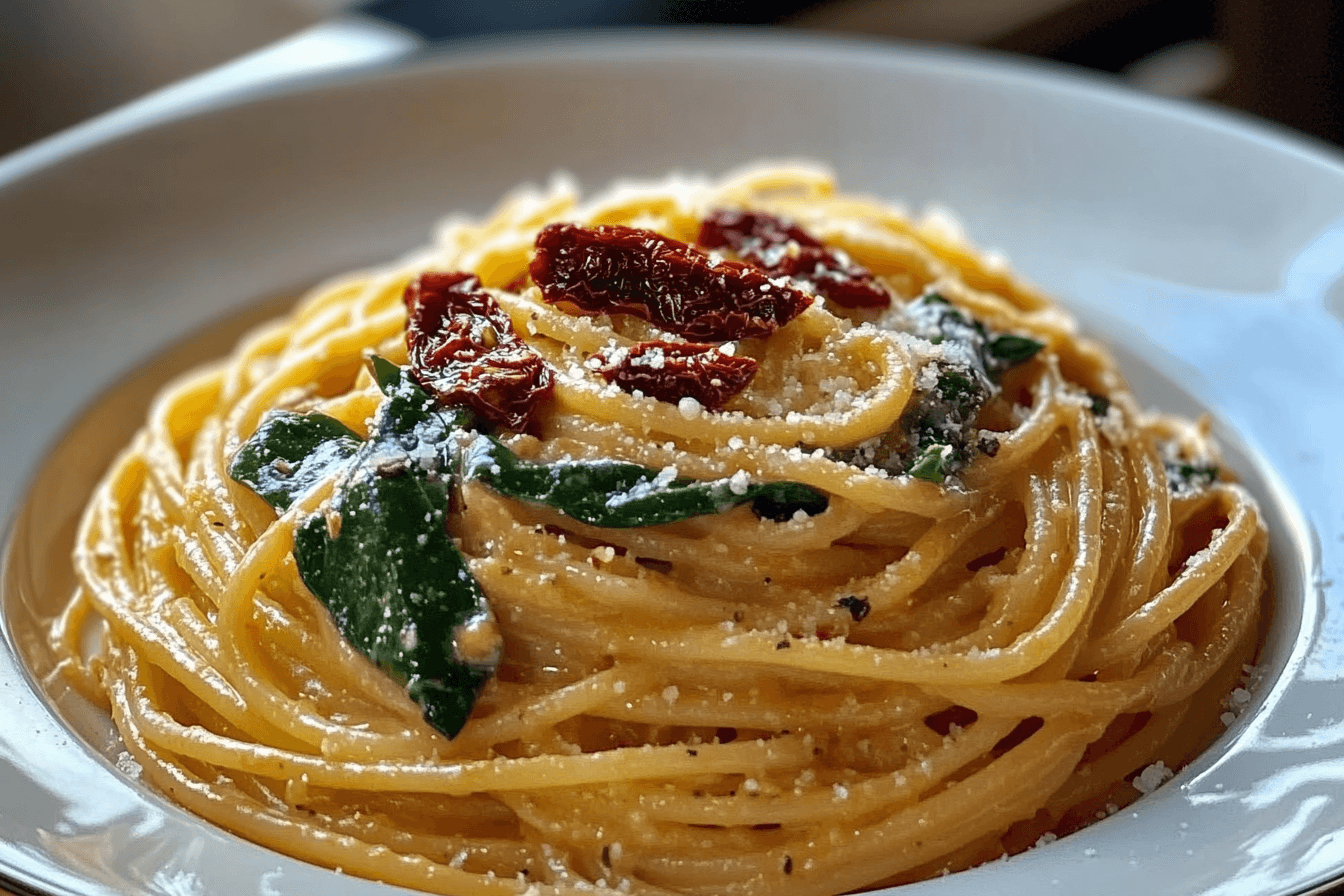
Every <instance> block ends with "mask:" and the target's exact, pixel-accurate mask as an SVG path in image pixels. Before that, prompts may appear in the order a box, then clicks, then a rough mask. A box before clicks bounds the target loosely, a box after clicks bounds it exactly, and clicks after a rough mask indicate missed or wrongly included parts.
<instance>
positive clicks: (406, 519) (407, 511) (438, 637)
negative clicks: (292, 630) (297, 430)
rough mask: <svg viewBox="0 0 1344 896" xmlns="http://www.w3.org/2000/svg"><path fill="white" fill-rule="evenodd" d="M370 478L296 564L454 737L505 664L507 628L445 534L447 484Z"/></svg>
mask: <svg viewBox="0 0 1344 896" xmlns="http://www.w3.org/2000/svg"><path fill="white" fill-rule="evenodd" d="M364 470H365V472H364V473H363V475H361V476H360V477H359V478H358V479H357V480H356V481H354V482H352V483H350V484H349V485H348V486H347V487H346V488H345V489H344V490H343V491H342V492H341V494H340V495H339V498H338V499H337V500H335V501H333V504H332V507H331V509H330V510H329V511H328V512H326V513H325V514H324V513H318V514H315V515H314V516H312V517H311V518H310V519H309V520H308V521H307V522H306V523H305V524H304V525H303V527H302V528H301V529H300V530H299V531H298V533H297V534H296V535H295V539H294V559H295V561H296V562H297V564H298V567H299V573H300V575H301V576H302V577H303V582H304V584H305V585H307V586H308V589H309V590H310V591H312V592H313V594H314V595H315V596H316V597H317V598H318V599H319V600H320V601H322V603H323V604H324V605H325V606H326V607H327V609H328V610H330V611H331V615H332V619H333V620H334V621H335V623H336V627H337V628H338V629H339V630H340V632H341V635H342V636H343V637H344V638H345V639H346V640H347V641H348V642H349V643H350V644H351V645H352V646H353V647H354V648H355V649H356V650H358V651H359V652H360V653H362V654H364V655H365V656H367V657H368V658H369V659H370V660H372V661H373V662H374V663H375V664H377V665H378V667H379V668H381V669H383V670H384V671H385V672H387V673H388V674H389V675H391V676H393V677H394V678H395V679H396V680H397V681H400V682H402V683H403V684H404V685H405V686H406V689H407V692H408V693H409V695H410V696H411V698H412V699H413V700H415V701H416V702H417V703H419V704H420V705H421V707H422V708H423V709H424V715H425V719H426V721H428V722H429V723H430V724H431V725H433V726H434V727H435V728H437V729H438V730H440V731H442V732H443V733H444V734H446V735H448V736H449V737H453V736H455V735H456V734H457V733H458V732H459V731H461V730H462V726H463V725H465V724H466V721H467V717H468V716H469V715H470V714H471V708H472V706H473V705H474V704H475V701H476V697H477V695H478V694H479V693H480V690H481V688H482V687H483V686H484V684H485V682H486V680H487V679H488V678H489V677H490V675H491V674H492V673H493V671H494V668H495V665H496V664H497V663H498V661H499V653H500V649H499V648H500V642H499V638H498V629H497V627H495V625H494V617H493V615H492V613H491V611H490V607H489V604H488V603H487V602H486V599H485V595H484V593H483V592H482V591H481V589H480V586H479V585H478V584H477V582H476V580H475V579H474V578H473V577H472V575H471V573H470V571H469V570H468V568H467V564H466V560H465V558H463V556H462V554H461V552H460V551H458V549H457V548H456V547H455V546H454V545H453V542H452V540H451V539H450V538H449V537H448V533H447V531H446V529H445V528H444V517H445V515H446V513H447V510H448V495H447V491H446V487H445V485H444V483H443V482H442V481H441V480H440V481H434V480H431V479H430V478H429V477H427V476H424V475H418V474H416V473H414V472H412V471H411V470H410V469H409V468H407V469H405V470H403V471H402V472H400V473H398V474H395V475H391V476H384V475H380V474H379V473H377V472H370V471H369V469H368V466H367V465H366V466H365V468H364ZM473 632H474V633H475V634H476V635H477V638H475V639H474V640H473V638H472V637H471V636H472V634H473ZM492 633H493V634H492ZM474 641H484V642H485V644H486V649H485V650H481V649H480V647H473V646H472V645H473V643H474ZM492 643H493V649H491V647H490V645H491V644H492Z"/></svg>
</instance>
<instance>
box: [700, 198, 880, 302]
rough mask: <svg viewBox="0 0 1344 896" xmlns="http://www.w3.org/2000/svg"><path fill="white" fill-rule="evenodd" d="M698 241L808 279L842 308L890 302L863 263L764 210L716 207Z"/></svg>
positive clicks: (773, 271) (767, 268)
mask: <svg viewBox="0 0 1344 896" xmlns="http://www.w3.org/2000/svg"><path fill="white" fill-rule="evenodd" d="M696 242H698V243H699V244H700V245H702V246H705V247H706V248H709V249H721V248H723V247H725V246H727V247H728V248H730V249H732V250H733V251H734V252H736V253H737V254H738V255H739V256H741V257H742V258H743V259H745V260H746V261H748V262H750V263H751V264H754V265H756V266H757V267H759V268H761V269H762V270H765V271H767V272H769V273H771V274H776V275H778V274H783V275H785V276H787V277H796V278H798V279H799V280H806V281H807V282H809V283H811V284H812V285H813V286H815V287H816V290H817V292H819V293H821V294H822V295H824V296H825V297H826V298H828V299H830V300H831V301H832V302H834V303H835V304H837V305H839V306H841V307H842V308H885V307H887V306H888V305H889V304H891V296H890V295H889V294H888V293H887V291H886V290H885V289H884V288H883V287H882V284H880V283H878V282H877V280H876V279H875V278H874V277H873V274H872V272H871V271H869V270H868V269H867V268H865V267H863V266H862V265H858V264H855V263H854V262H852V261H850V260H849V258H848V257H847V256H846V255H845V254H844V253H842V252H840V251H838V250H836V249H831V248H828V247H827V246H826V245H825V244H823V243H822V242H821V241H820V240H818V239H817V238H816V237H814V236H812V235H811V234H810V233H808V232H807V231H806V230H803V228H801V227H799V226H798V225H797V224H793V223H791V222H789V221H785V220H784V219H783V218H777V217H775V216H774V215H770V214H766V213H765V212H742V211H732V210H729V209H719V210H717V211H715V212H714V213H712V214H711V215H710V216H709V217H708V218H706V219H705V220H704V221H703V222H702V223H701V225H700V236H699V238H698V239H697V240H696Z"/></svg>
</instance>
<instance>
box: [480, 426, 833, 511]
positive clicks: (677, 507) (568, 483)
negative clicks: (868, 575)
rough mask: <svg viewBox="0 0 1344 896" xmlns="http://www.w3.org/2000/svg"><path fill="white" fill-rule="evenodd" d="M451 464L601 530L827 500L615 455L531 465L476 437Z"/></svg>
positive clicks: (805, 490)
mask: <svg viewBox="0 0 1344 896" xmlns="http://www.w3.org/2000/svg"><path fill="white" fill-rule="evenodd" d="M459 470H460V472H461V475H462V477H463V478H464V479H469V480H475V481H478V482H482V483H484V484H486V485H488V486H490V487H491V488H493V489H494V490H495V491H497V492H499V493H500V494H502V495H506V496H508V497H511V498H516V499H518V500H521V501H528V502H531V503H534V504H544V505H545V506H547V507H550V508H552V509H554V510H558V511H560V512H561V513H563V514H564V515H565V516H568V517H570V518H572V519H576V520H579V521H580V522H583V523H587V524H588V525H590V526H599V527H602V528H609V529H627V528H633V527H640V526H658V525H662V524H664V523H673V522H677V521H678V520H684V519H687V518H689V517H693V516H703V515H706V514H714V513H722V512H723V511H725V510H728V509H730V508H732V507H736V506H737V505H739V504H746V503H748V502H750V503H752V505H753V509H755V510H756V511H757V514H758V515H759V516H763V517H766V518H768V519H773V520H777V521H778V520H781V519H790V518H792V516H793V514H794V513H795V512H796V511H798V510H802V511H803V512H804V513H806V514H808V515H809V516H812V515H815V514H818V513H821V512H822V511H824V510H825V509H826V507H827V503H828V500H827V498H826V495H825V493H823V492H820V491H818V490H816V489H814V488H811V487H810V486H806V485H802V484H801V483H797V482H766V483H746V482H742V481H741V480H733V479H715V480H710V481H694V480H687V479H677V478H675V477H676V473H675V472H674V471H673V470H671V469H669V470H667V471H659V470H655V469H653V468H651V467H645V466H641V465H639V464H631V463H622V462H619V461H564V462H558V463H553V464H540V463H533V462H531V461H526V460H522V459H520V458H519V457H518V456H517V455H515V454H514V453H513V452H512V451H510V450H509V449H508V448H506V447H505V446H504V445H502V444H500V443H499V442H498V441H496V440H495V439H493V438H491V437H489V436H484V435H478V436H477V437H476V438H475V439H473V440H472V442H471V443H470V444H469V445H468V446H467V447H466V448H465V449H464V450H463V452H462V456H461V461H460V466H459Z"/></svg>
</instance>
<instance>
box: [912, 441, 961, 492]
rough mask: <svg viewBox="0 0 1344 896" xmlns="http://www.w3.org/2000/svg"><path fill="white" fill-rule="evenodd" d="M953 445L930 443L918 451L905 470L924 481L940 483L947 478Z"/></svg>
mask: <svg viewBox="0 0 1344 896" xmlns="http://www.w3.org/2000/svg"><path fill="white" fill-rule="evenodd" d="M952 454H953V447H952V446H951V445H939V444H936V443H935V444H932V445H929V446H928V447H927V448H925V449H924V450H923V452H921V453H920V455H919V456H918V457H916V458H915V459H914V461H913V462H911V464H910V469H909V470H907V471H906V472H907V473H909V474H910V475H911V476H913V477H915V478H916V479H923V480H925V481H926V482H932V483H935V484H939V485H941V484H942V482H943V480H945V479H946V478H947V475H948V473H949V472H951V470H949V461H950V460H951V458H952Z"/></svg>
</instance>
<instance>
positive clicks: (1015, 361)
mask: <svg viewBox="0 0 1344 896" xmlns="http://www.w3.org/2000/svg"><path fill="white" fill-rule="evenodd" d="M1043 348H1045V343H1043V342H1037V341H1036V340H1035V339H1032V338H1030V337H1027V336H1015V335H1013V334H1011V333H1010V334H1006V335H1003V336H995V337H994V338H993V339H991V340H989V345H988V347H987V351H988V353H989V357H990V358H992V359H993V360H994V361H996V362H998V364H996V365H995V366H1001V367H1002V369H1004V370H1006V369H1008V368H1010V367H1016V366H1017V365H1019V364H1023V363H1025V362H1027V361H1030V360H1031V359H1032V358H1034V357H1035V356H1036V353H1037V352H1039V351H1040V350H1041V349H1043Z"/></svg>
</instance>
